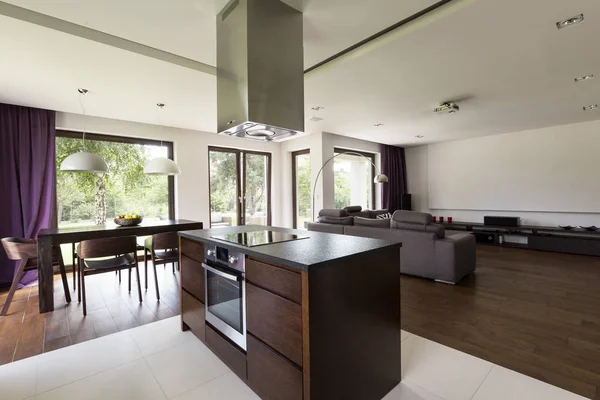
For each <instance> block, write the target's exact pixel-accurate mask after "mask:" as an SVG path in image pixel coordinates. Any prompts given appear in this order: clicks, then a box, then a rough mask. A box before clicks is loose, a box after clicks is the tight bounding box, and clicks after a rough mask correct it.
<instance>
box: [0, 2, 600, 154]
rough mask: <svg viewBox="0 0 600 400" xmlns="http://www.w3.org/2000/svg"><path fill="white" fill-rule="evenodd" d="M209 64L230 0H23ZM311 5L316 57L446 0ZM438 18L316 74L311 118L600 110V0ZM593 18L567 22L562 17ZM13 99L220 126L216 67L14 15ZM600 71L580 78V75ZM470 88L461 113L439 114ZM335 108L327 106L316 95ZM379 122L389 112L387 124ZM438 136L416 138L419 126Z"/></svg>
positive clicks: (340, 120)
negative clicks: (80, 93) (198, 66)
mask: <svg viewBox="0 0 600 400" xmlns="http://www.w3.org/2000/svg"><path fill="white" fill-rule="evenodd" d="M8 2H9V3H12V4H15V5H18V6H20V7H24V8H27V9H30V10H33V11H36V12H40V13H43V14H46V15H50V16H53V17H56V18H60V19H62V20H66V21H69V22H72V23H75V24H79V25H83V26H87V27H89V28H92V29H96V30H99V31H102V32H105V33H109V34H112V35H115V36H119V37H122V38H125V39H128V40H131V41H133V42H138V43H141V44H144V45H147V46H151V47H154V48H157V49H160V50H163V51H166V52H170V53H173V54H177V55H179V56H183V57H186V58H189V59H192V60H195V61H198V62H200V63H204V64H208V65H214V64H215V48H216V47H215V44H216V38H215V15H216V13H217V12H218V10H219V9H220V8H221V7H222V5H223V4H224V3H226V2H227V0H178V1H176V2H164V1H158V0H128V1H123V0H60V1H48V0H10V1H8ZM286 2H291V3H294V4H295V5H297V6H298V7H299V8H301V9H303V11H304V16H305V18H304V20H305V28H304V29H305V66H306V67H309V66H312V65H314V64H315V63H318V62H320V61H322V60H323V59H326V58H328V57H330V56H332V55H333V54H335V53H338V52H339V51H341V50H343V49H345V48H347V47H348V46H351V45H352V44H354V43H356V42H359V41H361V40H363V39H364V38H366V37H368V36H370V35H372V34H374V33H376V32H378V31H380V30H382V29H384V28H386V27H388V26H390V25H393V24H394V23H396V22H398V21H400V20H402V19H404V18H406V17H408V16H410V15H412V14H414V13H415V12H417V11H419V10H421V9H423V8H426V7H428V6H430V5H431V4H433V3H435V1H434V0H403V1H398V0H370V1H368V2H367V1H362V0H304V2H303V4H301V3H302V2H301V1H300V0H287V1H286ZM453 3H457V6H454V7H452V8H451V12H448V13H447V14H439V15H438V18H425V19H423V20H422V21H421V22H420V23H418V24H416V25H414V26H413V27H409V28H407V29H403V30H402V29H401V30H400V31H398V32H396V33H395V34H394V35H392V37H391V38H389V39H388V40H385V41H383V42H381V43H379V44H378V45H367V46H366V47H364V48H362V49H361V51H360V52H359V53H358V54H357V55H356V56H354V57H351V58H348V59H345V60H343V61H341V62H337V63H333V64H332V65H331V66H326V67H324V68H322V69H319V70H317V71H315V72H313V73H311V74H309V75H307V78H306V88H305V96H306V112H307V114H306V116H307V119H308V118H310V117H312V116H318V117H320V118H324V120H323V121H321V122H307V131H309V132H316V131H327V132H333V133H337V134H341V135H347V136H352V137H357V138H363V139H367V140H373V141H379V142H382V143H389V144H399V145H410V144H421V143H430V142H437V141H445V140H453V139H458V138H464V137H472V136H481V135H488V134H495V133H502V132H510V131H517V130H523V129H530V128H538V127H543V126H550V125H560V124H566V123H571V122H579V121H587V120H592V119H599V118H600V111H596V112H586V113H584V112H583V110H582V107H583V105H587V104H595V103H600V90H598V89H599V88H600V52H597V51H595V50H593V49H594V48H596V47H597V46H595V38H597V37H598V36H599V35H600V24H599V23H598V21H597V20H598V18H600V3H599V2H598V1H596V0H570V1H568V2H565V1H563V0H528V1H526V2H523V1H522V0H454V2H453ZM582 12H583V13H584V14H585V22H584V23H583V24H580V25H578V26H574V27H570V28H568V29H564V30H562V31H560V32H559V31H558V30H557V29H556V27H555V26H554V23H555V22H556V21H558V20H560V19H564V18H566V17H569V16H572V15H576V14H579V13H582ZM0 48H1V49H2V52H1V53H0V102H8V103H14V104H23V105H29V106H34V107H43V108H51V109H56V110H58V111H67V112H75V113H81V110H80V106H79V102H78V97H77V92H76V91H75V89H76V88H78V87H86V88H88V89H90V91H91V93H90V95H89V96H87V97H86V99H85V105H86V109H87V112H88V114H90V115H95V116H102V117H107V118H115V119H123V120H130V121H136V122H147V123H156V122H157V117H156V108H155V105H154V104H155V103H156V102H158V101H161V102H163V103H166V104H167V106H166V107H165V109H164V110H163V112H162V113H161V119H162V123H163V124H164V125H168V126H175V127H181V128H188V129H195V130H202V131H211V132H214V131H215V129H216V80H215V77H214V76H213V75H210V74H206V73H203V72H199V71H196V70H193V69H188V68H184V67H181V66H178V65H174V64H170V63H167V62H164V61H160V60H157V59H153V58H149V57H145V56H142V55H139V54H136V53H132V52H128V51H126V50H122V49H119V48H115V47H111V46H108V45H104V44H100V43H97V42H94V41H91V40H87V39H83V38H80V37H77V36H72V35H69V34H66V33H62V32H59V31H55V30H52V29H48V28H44V27H40V26H37V25H34V24H31V23H27V22H23V21H20V20H17V19H12V18H8V17H4V16H0ZM589 73H595V74H596V76H597V77H598V79H596V80H592V81H589V82H582V83H579V84H575V83H573V78H574V77H576V76H580V75H586V74H589ZM456 99H459V100H460V99H462V100H463V101H461V102H460V105H461V111H460V113H458V114H455V115H433V113H432V112H431V110H432V109H433V107H434V106H436V105H437V103H438V102H440V101H443V100H456ZM315 105H320V106H323V107H325V109H324V110H322V111H320V112H314V111H312V110H311V107H312V106H315ZM375 123H383V124H384V125H383V126H381V127H378V128H376V127H374V126H373V124H375ZM418 134H420V135H424V136H425V138H424V139H416V138H415V137H414V136H415V135H418Z"/></svg>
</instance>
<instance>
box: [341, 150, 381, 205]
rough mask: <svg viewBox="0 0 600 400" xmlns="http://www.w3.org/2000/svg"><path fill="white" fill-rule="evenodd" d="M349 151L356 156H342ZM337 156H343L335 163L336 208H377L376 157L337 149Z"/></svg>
mask: <svg viewBox="0 0 600 400" xmlns="http://www.w3.org/2000/svg"><path fill="white" fill-rule="evenodd" d="M347 151H351V152H353V153H358V154H361V155H362V156H360V155H355V154H341V153H344V152H347ZM334 152H335V155H337V154H341V155H340V156H338V157H336V158H335V159H334V160H333V161H334V164H333V171H334V175H333V183H334V197H333V199H334V202H335V208H344V207H347V206H362V208H363V209H374V208H375V206H374V204H375V190H374V189H375V184H374V183H373V179H374V176H375V169H374V167H373V164H371V163H375V155H373V154H370V153H363V152H360V151H355V150H345V149H335V150H334Z"/></svg>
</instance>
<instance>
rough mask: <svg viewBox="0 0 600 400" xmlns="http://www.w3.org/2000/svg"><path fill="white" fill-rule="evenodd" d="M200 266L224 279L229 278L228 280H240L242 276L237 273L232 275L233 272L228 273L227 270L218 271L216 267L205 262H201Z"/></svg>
mask: <svg viewBox="0 0 600 400" xmlns="http://www.w3.org/2000/svg"><path fill="white" fill-rule="evenodd" d="M202 266H203V267H204V268H206V270H207V271H210V272H212V273H213V274H216V275H219V276H221V277H223V278H225V279H229V280H230V281H236V282H237V281H240V280H241V279H242V278H241V277H240V276H237V275H233V274H228V273H227V272H223V271H220V270H218V269H216V268H213V267H211V266H210V265H206V264H205V263H202Z"/></svg>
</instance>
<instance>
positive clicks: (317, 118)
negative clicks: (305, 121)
mask: <svg viewBox="0 0 600 400" xmlns="http://www.w3.org/2000/svg"><path fill="white" fill-rule="evenodd" d="M310 120H311V121H313V122H319V121H323V118H319V117H310Z"/></svg>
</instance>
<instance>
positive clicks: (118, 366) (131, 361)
mask: <svg viewBox="0 0 600 400" xmlns="http://www.w3.org/2000/svg"><path fill="white" fill-rule="evenodd" d="M119 333H120V332H116V333H112V334H111V335H116V334H119ZM106 336H110V335H106ZM129 336H130V337H131V334H130V335H129ZM96 339H99V338H96ZM92 340H94V339H92ZM131 340H132V341H133V342H134V344H135V340H134V339H133V337H131ZM78 344H81V343H78ZM136 347H137V345H136ZM59 350H61V349H59ZM138 350H139V349H138ZM140 355H141V357H139V358H136V359H134V360H130V361H127V362H125V363H123V364H119V365H115V366H114V367H111V368H108V369H105V370H102V371H98V372H95V373H93V374H90V375H87V376H84V377H81V378H79V379H76V380H74V381H73V382H69V383H65V384H63V385H60V386H57V387H55V388H52V389H48V390H45V391H43V392H41V393H37V376H36V381H35V388H36V393H35V396H34V398H35V397H37V396H39V395H41V394H44V393H48V392H51V391H52V390H55V389H58V388H61V387H64V386H68V385H72V384H73V383H75V382H79V381H82V380H84V379H88V378H91V377H92V376H96V375H99V374H102V373H104V372H108V371H112V370H113V369H116V368H120V367H122V366H123V365H127V364H132V363H134V362H136V361H139V360H141V359H142V358H144V355H143V354H142V352H141V351H140ZM39 356H40V355H39V354H38V355H37V356H36V357H39ZM37 365H38V368H39V360H38V362H37Z"/></svg>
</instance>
